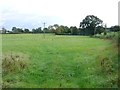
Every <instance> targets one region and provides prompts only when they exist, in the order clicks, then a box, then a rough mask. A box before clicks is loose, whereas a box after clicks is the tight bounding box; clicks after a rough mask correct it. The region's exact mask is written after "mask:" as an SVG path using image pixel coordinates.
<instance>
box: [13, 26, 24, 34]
mask: <svg viewBox="0 0 120 90" xmlns="http://www.w3.org/2000/svg"><path fill="white" fill-rule="evenodd" d="M12 32H13V33H23V32H24V31H23V30H22V29H21V28H16V27H13V28H12Z"/></svg>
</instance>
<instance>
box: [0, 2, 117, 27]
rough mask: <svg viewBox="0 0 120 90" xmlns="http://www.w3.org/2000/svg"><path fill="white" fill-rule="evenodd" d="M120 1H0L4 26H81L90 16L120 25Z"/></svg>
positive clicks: (0, 16)
mask: <svg viewBox="0 0 120 90" xmlns="http://www.w3.org/2000/svg"><path fill="white" fill-rule="evenodd" d="M118 1H119V0H0V2H1V3H0V28H1V27H5V28H7V29H11V28H12V27H13V26H16V27H20V28H29V29H32V28H37V27H43V24H42V23H43V22H46V27H47V26H49V25H53V24H59V25H66V26H77V27H79V23H80V22H81V21H82V19H84V18H85V16H86V15H91V14H92V15H95V16H97V17H98V18H100V19H102V20H103V21H104V23H106V24H107V26H108V27H110V26H112V25H117V24H118Z"/></svg>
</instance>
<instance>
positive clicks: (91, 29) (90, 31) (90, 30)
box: [80, 15, 103, 35]
mask: <svg viewBox="0 0 120 90" xmlns="http://www.w3.org/2000/svg"><path fill="white" fill-rule="evenodd" d="M102 23H103V21H102V20H101V19H99V18H98V17H97V16H94V15H88V16H86V17H85V19H83V21H82V22H80V27H81V28H82V29H83V30H85V34H86V33H87V35H94V34H95V28H96V27H97V26H100V25H101V24H102Z"/></svg>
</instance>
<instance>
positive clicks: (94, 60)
mask: <svg viewBox="0 0 120 90" xmlns="http://www.w3.org/2000/svg"><path fill="white" fill-rule="evenodd" d="M2 52H3V60H4V59H10V57H13V58H14V59H15V58H20V60H22V61H23V62H22V64H24V67H25V68H24V67H23V68H22V69H20V68H18V69H17V66H16V67H15V64H16V63H14V62H13V63H14V64H12V63H11V66H10V64H8V65H9V67H10V68H13V69H16V70H13V69H11V71H10V70H8V69H10V68H7V66H6V67H4V68H7V70H6V72H7V73H5V74H4V75H3V87H5V88H7V87H12V88H104V87H105V88H107V87H113V88H114V87H117V78H118V76H117V75H118V74H117V67H118V66H117V63H118V56H117V55H118V50H117V46H115V44H114V43H112V42H111V41H110V40H103V39H97V38H90V37H87V36H62V35H60V36H57V35H53V34H46V35H45V38H44V36H43V35H42V34H3V35H2ZM16 60H17V59H16ZM16 62H17V61H16ZM24 62H25V63H24ZM9 63H10V62H9ZM17 65H19V64H18V62H17ZM20 65H21V64H20ZM4 68H3V70H4Z"/></svg>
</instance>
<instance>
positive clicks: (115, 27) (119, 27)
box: [110, 25, 120, 32]
mask: <svg viewBox="0 0 120 90" xmlns="http://www.w3.org/2000/svg"><path fill="white" fill-rule="evenodd" d="M110 31H112V32H118V31H120V26H118V25H115V26H111V27H110Z"/></svg>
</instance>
